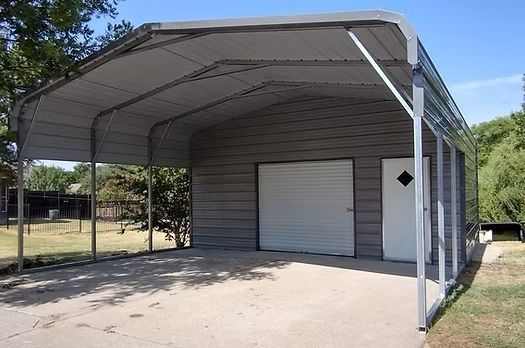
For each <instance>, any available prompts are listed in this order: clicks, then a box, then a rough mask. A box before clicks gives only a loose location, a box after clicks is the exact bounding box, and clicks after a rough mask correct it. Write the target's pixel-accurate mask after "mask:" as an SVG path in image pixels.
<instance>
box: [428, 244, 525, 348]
mask: <svg viewBox="0 0 525 348" xmlns="http://www.w3.org/2000/svg"><path fill="white" fill-rule="evenodd" d="M493 245H494V246H496V247H501V248H502V250H503V257H502V258H501V259H499V260H497V261H496V262H494V263H483V264H479V263H477V264H473V265H471V266H470V267H468V268H467V269H465V271H464V272H463V273H462V274H461V276H460V278H459V281H458V285H457V287H456V288H455V290H454V292H453V293H452V294H451V296H450V298H449V299H448V300H447V303H446V304H445V308H444V310H443V311H442V313H441V316H440V318H439V319H438V321H437V322H436V323H435V324H434V326H433V327H432V328H431V329H430V332H429V334H428V337H427V342H428V344H429V345H430V346H431V347H525V244H524V243H520V242H514V241H512V242H508V241H507V242H494V243H493Z"/></svg>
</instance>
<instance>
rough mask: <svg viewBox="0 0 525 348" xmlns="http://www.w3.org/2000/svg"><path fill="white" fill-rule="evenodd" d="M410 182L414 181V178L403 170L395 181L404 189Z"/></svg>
mask: <svg viewBox="0 0 525 348" xmlns="http://www.w3.org/2000/svg"><path fill="white" fill-rule="evenodd" d="M412 180H414V177H413V176H412V175H410V173H409V172H407V171H406V170H404V171H403V173H401V175H399V176H398V177H397V181H399V182H400V183H401V185H403V186H405V187H407V186H408V184H410V183H411V182H412Z"/></svg>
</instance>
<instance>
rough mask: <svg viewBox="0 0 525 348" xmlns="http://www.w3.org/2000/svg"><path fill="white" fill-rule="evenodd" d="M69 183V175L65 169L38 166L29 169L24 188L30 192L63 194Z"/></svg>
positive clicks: (70, 179) (70, 180) (70, 181)
mask: <svg viewBox="0 0 525 348" xmlns="http://www.w3.org/2000/svg"><path fill="white" fill-rule="evenodd" d="M71 183H72V178H71V175H70V173H68V172H67V171H66V170H65V169H63V168H60V167H48V166H43V165H40V166H33V167H30V169H29V174H28V176H27V180H26V188H27V189H29V190H31V191H60V192H62V193H65V192H66V191H67V189H68V188H69V185H71Z"/></svg>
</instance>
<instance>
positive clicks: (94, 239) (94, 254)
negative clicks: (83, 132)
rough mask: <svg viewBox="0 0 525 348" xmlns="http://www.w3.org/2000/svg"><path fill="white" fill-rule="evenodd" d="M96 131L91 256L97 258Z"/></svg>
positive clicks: (93, 152)
mask: <svg viewBox="0 0 525 348" xmlns="http://www.w3.org/2000/svg"><path fill="white" fill-rule="evenodd" d="M95 135H96V132H95V129H91V257H92V258H93V260H96V259H97V162H96V160H95V153H96V142H95V140H96V138H95Z"/></svg>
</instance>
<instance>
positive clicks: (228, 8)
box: [46, 0, 525, 168]
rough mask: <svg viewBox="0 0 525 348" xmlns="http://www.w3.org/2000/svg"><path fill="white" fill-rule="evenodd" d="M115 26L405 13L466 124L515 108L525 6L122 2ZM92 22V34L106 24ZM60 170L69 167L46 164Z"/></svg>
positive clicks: (523, 66)
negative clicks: (375, 11) (322, 14)
mask: <svg viewBox="0 0 525 348" xmlns="http://www.w3.org/2000/svg"><path fill="white" fill-rule="evenodd" d="M118 9H119V13H120V14H119V16H118V18H117V20H120V19H126V20H129V21H130V22H131V23H132V24H133V25H134V26H139V25H140V24H143V23H147V22H160V21H182V20H194V19H216V18H232V17H247V16H268V15H289V14H301V13H320V12H339V11H352V10H364V9H385V10H391V11H396V12H401V13H404V14H405V15H406V16H407V17H408V20H409V21H410V22H411V23H412V25H413V26H414V28H415V29H416V31H417V32H418V34H419V35H420V37H421V39H422V41H423V44H424V45H425V48H426V49H427V51H428V52H429V54H430V56H431V58H432V60H433V61H434V63H435V65H436V66H437V68H438V70H439V72H440V74H441V76H442V77H443V79H444V80H445V82H446V83H447V85H448V87H449V89H450V91H451V93H452V95H453V96H454V99H455V100H456V102H457V104H458V105H459V107H460V109H461V111H462V113H463V115H464V117H465V119H466V120H467V122H468V123H469V124H475V123H479V122H483V121H487V120H490V119H492V118H494V117H496V116H501V115H506V114H508V113H509V112H511V111H513V110H519V109H520V108H521V106H520V105H521V102H522V100H523V92H522V90H521V86H522V81H521V77H522V75H523V73H524V72H525V44H524V42H525V26H524V25H523V23H524V20H523V14H524V13H525V1H521V0H514V1H511V0H508V1H506V0H502V1H497V2H496V1H488V0H478V1H458V0H456V1H452V0H440V1H438V0H434V1H422V0H419V1H416V0H404V1H402V0H397V1H393V0H391V1H379V0H377V1H374V0H369V1H356V0H346V1H333V0H323V1H313V0H302V1H299V0H280V1H279V0H265V1H246V0H244V1H239V0H222V1H210V0H206V1H204V0H200V1H187V0H185V1H179V0H147V1H146V0H126V1H123V2H121V3H119V5H118ZM107 21H108V20H107V19H105V18H102V19H100V20H96V21H94V22H93V27H94V28H95V30H96V31H97V32H102V31H103V30H104V28H105V25H106V23H107ZM46 163H48V164H49V163H52V164H56V165H60V166H63V167H66V168H70V167H71V165H70V164H67V163H60V162H51V161H46Z"/></svg>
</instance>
